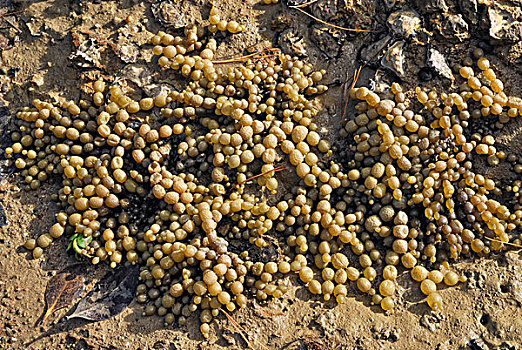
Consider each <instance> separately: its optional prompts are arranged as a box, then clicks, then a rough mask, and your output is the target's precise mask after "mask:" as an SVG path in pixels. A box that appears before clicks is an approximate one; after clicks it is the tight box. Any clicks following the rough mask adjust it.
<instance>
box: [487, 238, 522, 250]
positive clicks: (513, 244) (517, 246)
mask: <svg viewBox="0 0 522 350" xmlns="http://www.w3.org/2000/svg"><path fill="white" fill-rule="evenodd" d="M484 238H485V239H487V240H490V241H493V242H498V243H502V244H507V245H510V246H513V247H516V248H521V249H522V245H520V244H515V243H509V242H502V241H499V240H498V239H494V238H489V237H484Z"/></svg>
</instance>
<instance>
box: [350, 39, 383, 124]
mask: <svg viewBox="0 0 522 350" xmlns="http://www.w3.org/2000/svg"><path fill="white" fill-rule="evenodd" d="M390 41H391V39H388V40H386V42H385V43H384V45H382V46H381V47H380V48H379V50H377V51H376V52H375V53H374V54H373V56H372V57H370V59H368V61H366V62H365V63H364V64H363V65H362V66H360V67H359V68H357V69H356V70H355V72H354V73H353V77H352V79H353V80H352V83H351V85H350V90H351V89H353V88H354V87H355V84H356V83H357V80H358V79H359V74H361V71H362V70H363V68H364V67H366V66H367V65H368V64H369V63H370V62H371V61H373V59H374V58H375V57H377V55H378V54H379V53H380V52H382V50H384V49H385V48H386V46H388V44H389V43H390ZM346 75H347V77H346V82H345V84H344V91H343V96H346V101H345V103H344V108H343V116H342V119H344V117H345V116H346V109H347V108H348V102H350V95H349V94H348V93H349V91H347V86H348V81H349V80H350V79H348V74H346Z"/></svg>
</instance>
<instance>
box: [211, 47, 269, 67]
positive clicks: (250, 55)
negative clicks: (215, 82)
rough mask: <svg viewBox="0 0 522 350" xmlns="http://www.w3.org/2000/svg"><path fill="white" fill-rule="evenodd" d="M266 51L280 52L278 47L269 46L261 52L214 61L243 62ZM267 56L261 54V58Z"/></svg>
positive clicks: (220, 62)
mask: <svg viewBox="0 0 522 350" xmlns="http://www.w3.org/2000/svg"><path fill="white" fill-rule="evenodd" d="M265 52H279V50H278V49H274V48H269V49H265V50H263V51H261V52H254V53H251V54H248V55H245V56H241V57H234V58H229V59H225V60H216V61H212V63H213V64H223V63H234V62H242V61H245V60H247V59H249V58H251V57H255V56H256V55H262V54H263V53H265ZM265 56H266V57H272V56H277V53H274V54H269V55H265ZM265 56H260V58H259V59H261V58H264V57H265Z"/></svg>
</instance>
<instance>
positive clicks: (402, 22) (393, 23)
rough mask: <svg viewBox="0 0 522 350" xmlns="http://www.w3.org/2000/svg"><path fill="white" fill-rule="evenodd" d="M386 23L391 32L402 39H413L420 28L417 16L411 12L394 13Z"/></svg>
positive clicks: (419, 20)
mask: <svg viewBox="0 0 522 350" xmlns="http://www.w3.org/2000/svg"><path fill="white" fill-rule="evenodd" d="M387 22H388V26H389V27H390V29H391V31H392V32H394V33H395V34H399V35H401V36H402V37H404V38H412V37H415V36H416V35H417V33H418V32H419V30H420V28H421V19H420V17H419V14H418V13H417V12H415V11H413V10H406V11H397V12H394V13H392V14H391V15H390V16H389V17H388V21H387Z"/></svg>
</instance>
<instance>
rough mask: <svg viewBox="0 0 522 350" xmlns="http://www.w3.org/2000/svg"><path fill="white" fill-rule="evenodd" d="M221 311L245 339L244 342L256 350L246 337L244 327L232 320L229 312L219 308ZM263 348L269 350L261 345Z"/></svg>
mask: <svg viewBox="0 0 522 350" xmlns="http://www.w3.org/2000/svg"><path fill="white" fill-rule="evenodd" d="M219 311H221V312H222V313H223V314H224V315H225V316H226V317H227V318H228V320H229V321H230V322H231V323H232V325H233V326H234V327H235V328H236V330H237V331H238V332H239V334H240V335H241V338H243V340H244V341H245V342H246V343H247V345H248V347H249V348H250V349H252V350H256V349H255V348H254V346H253V345H252V343H251V342H250V341H249V340H248V339H247V337H246V331H245V330H244V329H243V327H241V326H240V325H239V323H237V322H236V321H234V319H233V318H232V316H230V315H229V314H228V312H226V311H225V310H223V309H222V308H219ZM261 346H262V347H263V349H265V350H268V348H267V347H266V346H264V345H261Z"/></svg>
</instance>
